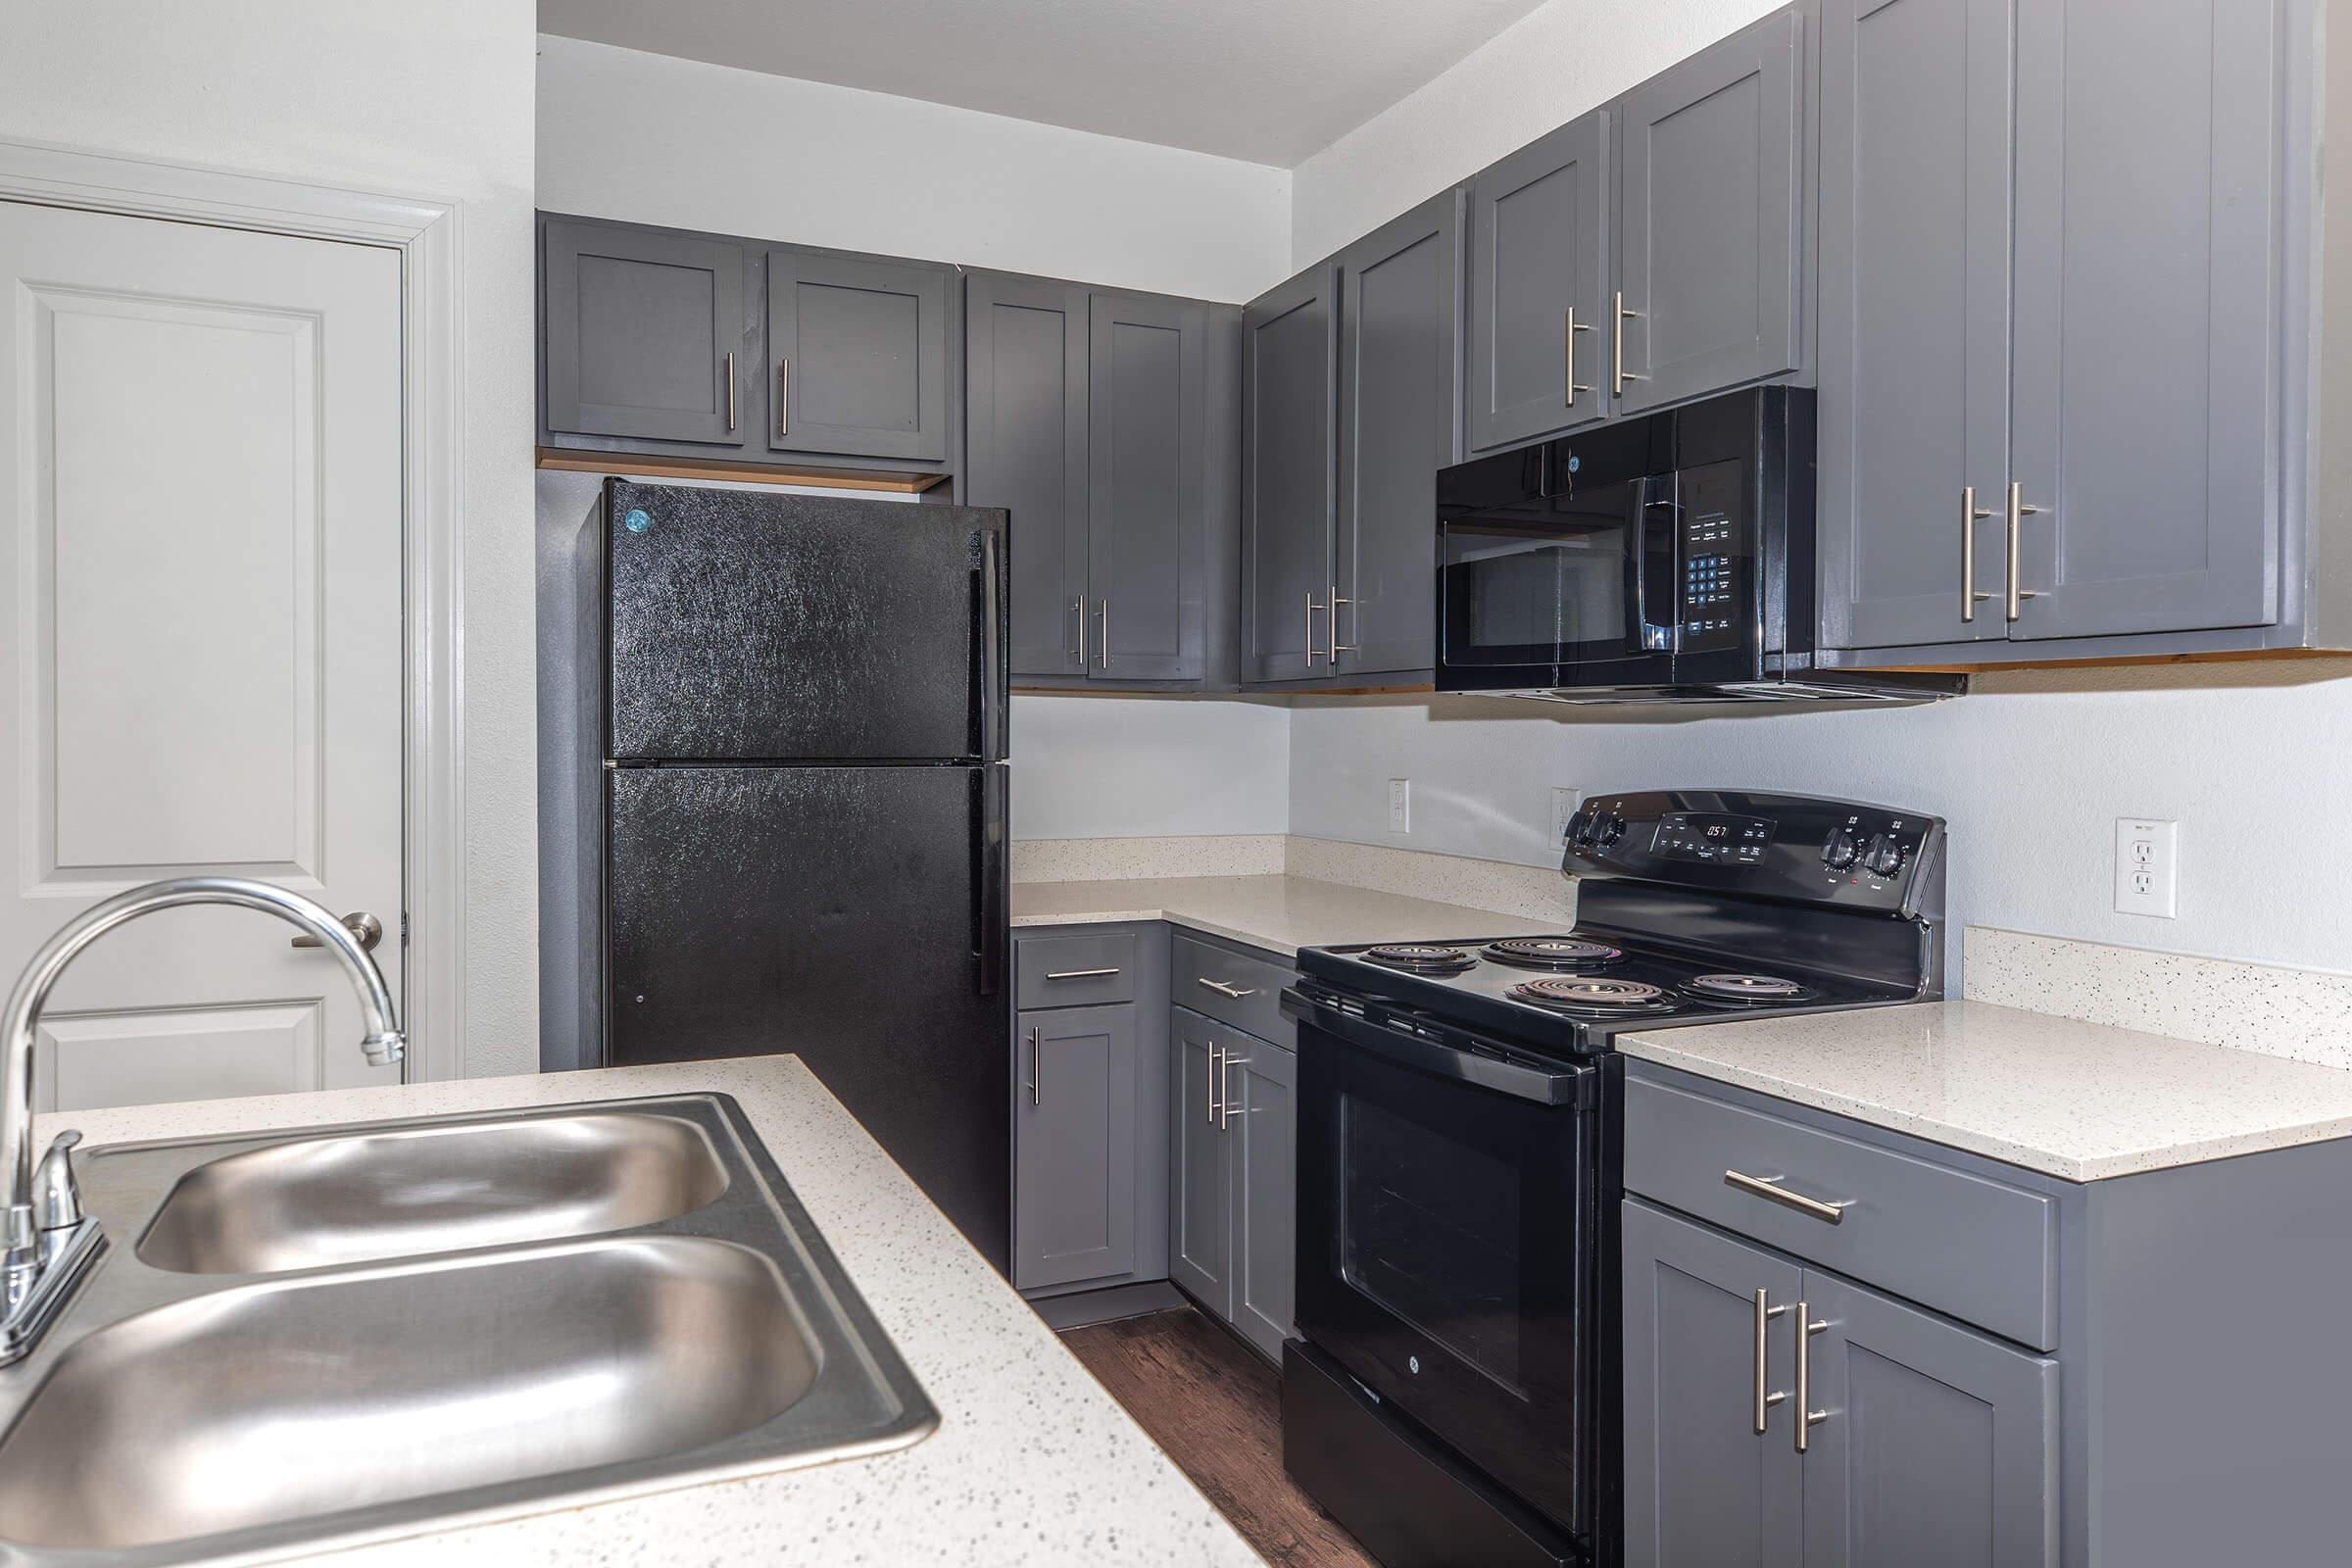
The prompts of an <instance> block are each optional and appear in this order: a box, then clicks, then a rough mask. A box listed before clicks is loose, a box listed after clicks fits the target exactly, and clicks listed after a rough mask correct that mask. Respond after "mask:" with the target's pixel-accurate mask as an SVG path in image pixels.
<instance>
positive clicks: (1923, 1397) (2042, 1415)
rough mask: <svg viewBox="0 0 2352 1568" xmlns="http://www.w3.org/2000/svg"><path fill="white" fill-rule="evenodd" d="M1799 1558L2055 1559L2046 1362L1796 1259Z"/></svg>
mask: <svg viewBox="0 0 2352 1568" xmlns="http://www.w3.org/2000/svg"><path fill="white" fill-rule="evenodd" d="M1804 1290H1805V1295H1804V1302H1805V1308H1806V1312H1807V1314H1808V1315H1809V1316H1810V1317H1811V1319H1812V1321H1813V1322H1815V1323H1819V1324H1822V1325H1823V1327H1822V1329H1821V1331H1820V1332H1819V1333H1817V1334H1815V1335H1814V1336H1813V1341H1812V1348H1811V1352H1810V1354H1811V1368H1810V1371H1811V1376H1810V1378H1809V1380H1808V1382H1809V1388H1808V1390H1807V1392H1808V1394H1809V1395H1810V1398H1809V1400H1808V1402H1809V1403H1810V1404H1811V1405H1812V1406H1813V1408H1814V1409H1815V1410H1816V1411H1818V1412H1821V1413H1822V1415H1823V1416H1824V1419H1823V1420H1822V1421H1821V1422H1820V1423H1819V1424H1818V1425H1816V1426H1814V1427H1813V1428H1812V1429H1811V1430H1810V1431H1809V1433H1808V1434H1807V1443H1808V1446H1809V1451H1808V1452H1807V1453H1806V1454H1805V1457H1804V1516H1805V1568H1877V1565H1879V1564H1887V1563H1900V1564H1902V1565H1903V1568H2034V1565H2041V1568H2055V1565H2056V1563H2057V1561H2058V1489H2057V1475H2056V1464H2057V1454H2058V1449H2057V1419H2058V1365H2057V1363H2056V1362H2055V1361H2049V1360H2044V1359H2042V1358H2041V1357H2038V1356H2033V1355H2028V1354H2026V1353H2025V1352H2023V1351H2021V1350H2014V1349H2011V1348H2008V1347H2006V1346H2003V1345H2001V1344H1999V1343H1997V1342H1995V1341H1993V1340H1989V1339H1986V1338H1985V1336H1983V1335H1980V1334H1975V1333H1972V1332H1970V1331H1969V1330H1967V1329H1964V1328H1961V1327H1959V1326H1957V1325H1956V1324H1952V1323H1947V1322H1944V1321H1943V1320H1942V1319H1940V1318H1936V1317H1931V1316H1929V1315H1928V1314H1927V1313H1925V1312H1922V1311H1919V1310H1918V1309H1916V1308H1914V1307H1909V1306H1904V1305H1901V1304H1899V1303H1897V1302H1895V1301H1892V1300H1889V1299H1887V1298H1886V1297H1883V1296H1880V1295H1877V1294H1876V1293H1874V1292H1871V1291H1866V1290H1863V1289H1862V1288H1861V1287H1859V1286H1856V1285H1852V1284H1849V1283H1847V1282H1846V1281H1844V1280H1841V1279H1839V1278H1838V1277H1837V1276H1835V1275H1828V1274H1821V1273H1818V1272H1816V1271H1814V1270H1812V1269H1807V1270H1806V1271H1805V1278H1804Z"/></svg>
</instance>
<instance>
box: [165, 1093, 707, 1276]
mask: <svg viewBox="0 0 2352 1568" xmlns="http://www.w3.org/2000/svg"><path fill="white" fill-rule="evenodd" d="M726 1189H727V1173H726V1170H725V1168H724V1167H723V1166H721V1165H720V1164H719V1160H718V1152H717V1151H716V1150H715V1149H713V1148H712V1147H711V1140H710V1138H709V1137H708V1136H707V1135H705V1133H704V1132H703V1130H702V1129H701V1128H699V1127H697V1126H696V1125H695V1124H694V1123H693V1122H691V1121H687V1120H684V1119H682V1118H680V1117H676V1116H662V1115H648V1114H646V1113H645V1112H642V1111H588V1112H583V1113H579V1114H574V1115H567V1116H535V1117H514V1118H509V1119H505V1120H498V1121H475V1122H462V1123H456V1124H444V1125H439V1126H423V1127H406V1128H397V1129H389V1130H385V1131H380V1132H368V1133H357V1134H352V1135H349V1136H344V1137H329V1138H303V1139H297V1140H294V1141H291V1142H288V1143H281V1144H273V1145H270V1147H268V1148H265V1149H255V1150H249V1151H247V1152H244V1153H240V1154H229V1155H226V1156H224V1157H222V1158H220V1159H215V1160H211V1161H208V1162H206V1163H205V1164H202V1165H199V1166H197V1167H196V1168H195V1169H194V1170H191V1171H189V1172H188V1173H187V1174H186V1175H185V1176H183V1177H181V1178H180V1179H179V1181H178V1183H177V1185H175V1186H174V1187H173V1188H172V1192H171V1196H169V1197H168V1198H166V1199H165V1200H164V1206H163V1208H162V1209H161V1210H160V1211H158V1212H157V1214H156V1216H155V1223H154V1224H152V1225H150V1226H149V1227H148V1228H147V1233H146V1234H145V1235H144V1236H142V1237H140V1238H139V1244H138V1250H139V1259H140V1261H141V1262H144V1263H148V1264H151V1265H153V1266H154V1267H156V1268H165V1269H176V1270H179V1271H182V1272H185V1273H193V1274H275V1273H281V1272H284V1271H285V1270H288V1269H299V1268H319V1267H324V1266H329V1265H334V1264H343V1263H366V1262H372V1261H374V1260H376V1259H379V1258H387V1257H413V1256H416V1255H417V1254H419V1253H424V1252H436V1251H455V1250H461V1249H466V1248H478V1247H497V1246H502V1245H507V1244H511V1243H515V1242H535V1241H553V1240H556V1239H558V1238H562V1237H566V1236H593V1235H596V1234H597V1233H599V1232H604V1231H619V1230H628V1229H631V1228H633V1227H635V1226H639V1225H650V1224H654V1223H656V1222H657V1221H661V1220H665V1219H673V1218H675V1217H676V1216H678V1215H680V1214H684V1213H687V1212H689V1211H690V1210H693V1209H697V1208H700V1207H702V1206H703V1205H704V1204H706V1203H709V1202H711V1201H713V1200H714V1199H716V1198H717V1197H718V1195H719V1194H721V1193H723V1192H725V1191H726Z"/></svg>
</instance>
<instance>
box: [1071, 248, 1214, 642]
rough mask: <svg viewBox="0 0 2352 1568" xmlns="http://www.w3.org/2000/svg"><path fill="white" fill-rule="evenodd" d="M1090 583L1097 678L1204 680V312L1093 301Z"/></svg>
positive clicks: (1173, 303)
mask: <svg viewBox="0 0 2352 1568" xmlns="http://www.w3.org/2000/svg"><path fill="white" fill-rule="evenodd" d="M1090 319H1091V320H1092V323H1093V325H1092V328H1091V330H1090V334H1089V350H1088V352H1089V355H1090V368H1089V372H1088V409H1089V412H1090V417H1091V422H1090V425H1089V429H1088V435H1087V447H1088V454H1089V462H1090V465H1091V474H1090V479H1089V483H1088V488H1087V495H1088V507H1089V512H1090V516H1091V520H1090V522H1089V525H1088V529H1087V540H1088V548H1087V562H1088V567H1087V572H1088V576H1089V578H1090V579H1091V580H1092V583H1093V586H1094V600H1095V613H1096V620H1095V627H1094V631H1095V667H1094V670H1093V673H1094V674H1095V675H1096V676H1098V677H1100V678H1103V679H1105V680H1110V681H1122V680H1190V679H1196V678H1198V677H1199V676H1200V674H1201V657H1202V648H1201V588H1202V584H1201V531H1202V529H1203V528H1205V527H1206V525H1207V517H1206V509H1207V496H1206V495H1205V493H1204V489H1203V479H1204V477H1205V475H1206V471H1207V470H1206V466H1205V460H1204V459H1203V456H1202V450H1201V444H1202V442H1203V441H1204V440H1205V439H1206V435H1207V417H1208V402H1207V389H1206V382H1205V380H1204V376H1205V367H1206V363H1207V362H1206V353H1207V337H1208V311H1207V308H1206V307H1205V306H1202V305H1198V304H1193V303H1190V302H1186V301H1178V300H1140V299H1131V298H1127V297H1124V296H1120V295H1114V294H1097V295H1095V296H1094V298H1093V300H1092V302H1091V306H1090Z"/></svg>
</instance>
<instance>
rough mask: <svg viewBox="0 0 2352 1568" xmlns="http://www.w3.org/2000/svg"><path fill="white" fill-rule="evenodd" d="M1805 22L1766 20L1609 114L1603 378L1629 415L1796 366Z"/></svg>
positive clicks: (1800, 315) (1795, 14)
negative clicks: (1609, 271) (1611, 210)
mask: <svg viewBox="0 0 2352 1568" xmlns="http://www.w3.org/2000/svg"><path fill="white" fill-rule="evenodd" d="M1804 22H1805V19H1804V14H1803V11H1802V10H1801V9H1791V10H1788V11H1781V12H1776V13H1774V14H1773V15H1772V16H1770V17H1767V18H1765V19H1764V20H1763V21H1762V22H1759V23H1757V24H1755V25H1752V26H1749V27H1746V28H1743V29H1741V30H1740V31H1739V32H1736V33H1734V34H1732V35H1731V36H1730V37H1729V38H1726V39H1724V40H1722V41H1721V42H1719V43H1716V44H1713V45H1710V46H1709V47H1707V48H1705V49H1702V50H1700V51H1699V52H1698V53H1697V54H1695V55H1692V56H1691V58H1689V59H1688V60H1685V61H1683V62H1682V63H1681V64H1679V65H1676V66H1673V67H1671V68H1669V69H1668V70H1666V71H1664V72H1661V73H1659V74H1657V75H1656V76H1653V77H1651V78H1650V79H1649V80H1648V81H1646V82H1643V83H1642V85H1641V86H1639V87H1636V88H1635V89H1634V90H1633V91H1632V92H1630V93H1628V94H1627V95H1626V97H1625V99H1624V100H1623V103H1622V105H1621V106H1620V110H1619V125H1618V138H1619V140H1618V159H1619V164H1620V169H1621V176H1620V178H1619V180H1618V203H1617V226H1616V233H1615V247H1614V249H1615V255H1616V266H1615V269H1614V271H1615V281H1614V284H1613V287H1612V299H1611V306H1610V312H1611V315H1610V317H1609V319H1607V320H1606V321H1605V322H1604V323H1603V324H1604V325H1605V326H1606V327H1607V328H1608V330H1609V337H1610V347H1611V353H1610V356H1609V363H1608V366H1607V370H1608V375H1609V389H1610V392H1611V395H1612V398H1613V399H1614V404H1615V407H1616V408H1617V409H1619V410H1621V411H1623V412H1627V413H1633V412H1638V411H1640V410H1643V409H1651V408H1657V407H1660V406H1662V405H1664V404H1669V403H1678V402H1681V401H1683V400H1685V399H1687V398H1691V397H1696V396H1698V395H1699V394H1701V393H1705V392H1709V391H1712V390H1714V389H1716V388H1719V387H1728V386H1737V385H1739V384H1740V383H1742V382H1746V381H1757V380H1762V379H1765V378H1766V377H1769V376H1777V375H1783V374H1786V373H1788V372H1789V371H1791V370H1794V369H1797V368H1799V366H1800V365H1801V364H1802V363H1803V362H1802V359H1801V350H1802V346H1803V335H1802V334H1803V325H1804V307H1803V300H1802V298H1801V295H1800V289H1801V285H1802V283H1803V279H1804V251H1805V225H1804V198H1805V189H1804V156H1803V149H1804V110H1805V79H1804V74H1805V73H1804V63H1805V53H1804Z"/></svg>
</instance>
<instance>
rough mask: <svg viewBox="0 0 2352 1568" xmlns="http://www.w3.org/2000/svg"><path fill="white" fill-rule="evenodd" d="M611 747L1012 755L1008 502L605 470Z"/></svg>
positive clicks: (618, 753) (709, 756)
mask: <svg viewBox="0 0 2352 1568" xmlns="http://www.w3.org/2000/svg"><path fill="white" fill-rule="evenodd" d="M605 510H606V520H605V563H606V564H605V572H606V584H607V605H608V610H607V613H606V653H607V659H608V677H607V682H606V690H607V703H606V707H607V714H606V725H607V730H606V739H607V743H608V746H609V750H608V751H607V753H606V755H607V756H608V757H612V758H615V759H620V760H634V759H640V758H645V759H675V760H684V761H706V760H709V761H787V760H796V761H797V760H811V761H908V760H973V759H981V758H994V757H1001V756H1002V755H1003V749H1002V744H1001V740H1000V739H999V736H1000V735H1001V730H1002V715H1003V711H1004V702H1005V660H1004V636H1003V630H1004V627H1003V616H1004V589H1003V572H1004V563H1003V560H1002V552H1001V549H1000V546H1001V544H1002V541H1003V538H1004V530H1005V514H1004V513H1002V512H998V511H990V510H985V509H979V508H970V507H949V506H929V505H913V506H909V505H905V504H901V503H893V502H884V501H842V500H836V499H833V498H830V497H822V496H795V495H758V494H753V493H750V492H747V491H743V490H715V489H688V488H682V487H675V486H668V485H640V484H630V483H628V482H626V481H624V480H618V479H615V480H613V481H610V482H609V483H608V484H607V486H606V509H605Z"/></svg>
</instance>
